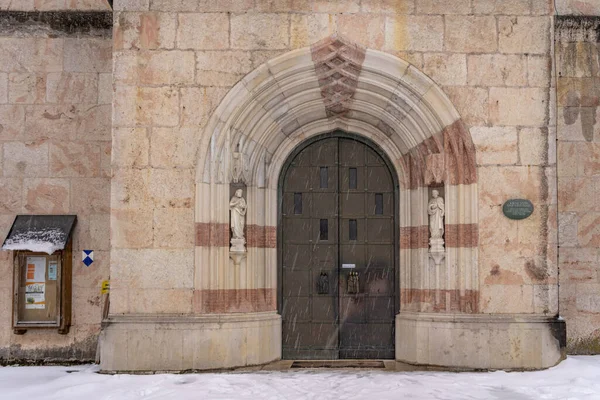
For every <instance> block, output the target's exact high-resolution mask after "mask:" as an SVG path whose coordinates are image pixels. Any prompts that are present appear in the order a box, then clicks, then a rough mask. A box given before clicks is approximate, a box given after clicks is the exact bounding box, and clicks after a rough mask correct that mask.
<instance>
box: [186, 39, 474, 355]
mask: <svg viewBox="0 0 600 400" xmlns="http://www.w3.org/2000/svg"><path fill="white" fill-rule="evenodd" d="M334 130H342V131H345V132H348V133H351V134H355V135H361V136H364V137H366V138H368V139H370V140H371V141H373V142H375V143H377V144H378V145H379V147H380V148H381V149H382V150H383V151H384V152H385V153H386V155H387V157H388V158H389V159H390V160H391V162H392V163H393V167H394V168H395V169H396V173H397V176H398V178H399V184H400V189H399V193H400V195H399V197H400V199H399V204H400V205H399V207H400V209H399V210H398V215H399V220H400V237H399V244H398V245H399V254H400V289H401V290H400V302H401V313H400V314H399V315H398V317H397V321H398V322H397V331H398V332H401V331H402V332H405V333H407V332H408V331H407V330H410V329H412V327H414V321H415V316H417V317H418V316H420V315H435V314H436V313H437V314H440V313H443V314H445V315H447V314H453V315H454V314H472V313H477V312H478V310H479V290H478V289H479V277H478V271H477V245H478V243H477V240H478V229H477V220H478V217H477V171H476V164H475V149H474V146H473V143H472V141H471V137H470V134H469V132H468V130H467V129H466V127H465V126H464V124H463V122H462V121H461V119H460V116H459V114H458V112H457V111H456V109H455V108H454V106H453V105H452V103H451V102H450V100H449V99H448V97H447V96H446V95H445V94H444V92H443V91H442V90H441V88H440V87H439V86H437V85H436V84H435V83H434V82H433V81H432V80H431V79H430V78H428V77H427V76H426V75H425V74H423V73H422V72H421V71H419V70H418V69H417V68H415V67H414V66H413V65H411V64H409V63H407V62H405V61H403V60H401V59H399V58H397V57H394V56H392V55H390V54H386V53H383V52H380V51H375V50H370V49H364V48H362V47H360V46H358V45H356V44H354V43H352V42H350V41H349V40H347V39H345V38H343V37H341V36H337V35H334V36H331V37H328V38H326V39H324V40H322V41H320V42H318V43H316V44H315V45H313V46H312V47H310V48H303V49H299V50H294V51H291V52H289V53H286V54H283V55H281V56H279V57H277V58H274V59H272V60H270V61H268V62H266V63H265V64H263V65H261V66H260V67H258V68H257V69H256V70H254V71H252V72H251V73H249V74H248V75H247V76H246V77H244V78H243V79H242V80H241V81H240V82H238V83H237V84H236V85H235V86H234V87H233V88H232V89H231V90H230V92H229V93H228V94H227V95H226V96H225V98H224V99H223V100H222V101H221V103H220V104H219V106H218V107H217V109H216V110H215V112H214V113H213V115H212V116H211V118H210V120H209V122H208V124H207V126H206V127H205V128H204V130H203V132H201V134H200V137H199V138H200V145H199V146H198V148H199V149H200V150H199V152H198V162H197V171H196V227H197V228H196V229H197V232H196V233H197V235H196V274H195V276H196V278H195V288H196V292H195V305H196V310H197V311H198V312H199V313H206V314H225V313H231V312H245V313H271V314H272V315H273V318H275V319H276V318H277V315H276V310H277V304H276V285H277V251H276V239H277V238H276V226H277V220H278V215H277V210H278V207H277V183H278V180H279V174H280V173H281V170H282V167H283V165H284V163H285V160H286V159H287V157H288V156H289V155H290V154H291V153H292V151H293V150H294V148H296V146H298V145H299V144H300V143H302V142H303V141H304V140H306V139H307V138H310V137H313V136H316V135H321V134H323V133H327V132H331V131H334ZM233 149H239V152H241V153H243V154H244V160H245V162H247V164H248V165H246V166H245V167H244V168H245V171H246V176H245V184H246V193H245V196H246V199H247V204H248V211H247V221H246V229H247V232H246V239H247V257H246V258H245V259H244V260H243V261H242V265H240V266H239V267H238V266H234V265H233V262H232V261H231V260H229V254H228V253H229V225H228V222H229V209H228V206H227V205H228V202H229V197H230V195H231V192H230V181H229V179H230V178H229V177H230V176H231V174H230V173H229V168H230V165H229V164H230V162H231V151H233ZM430 184H433V185H436V186H440V185H441V186H442V187H443V196H444V198H445V200H446V233H445V241H446V258H445V261H444V262H443V263H442V264H440V265H438V266H435V265H434V266H432V264H431V263H430V260H429V256H428V216H427V210H426V206H427V203H428V200H429V187H428V185H430ZM261 315H262V314H261ZM405 316H406V318H405ZM274 340H275V341H277V340H279V341H280V339H274ZM396 351H397V358H398V359H405V360H407V361H412V362H420V360H418V359H412V358H411V355H410V354H408V353H406V352H407V351H408V349H407V348H404V347H401V346H398V345H397V350H396ZM405 353H406V354H405Z"/></svg>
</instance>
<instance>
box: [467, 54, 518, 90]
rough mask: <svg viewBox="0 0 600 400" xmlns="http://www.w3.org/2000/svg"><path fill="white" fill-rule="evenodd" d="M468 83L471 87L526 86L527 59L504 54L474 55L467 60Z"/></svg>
mask: <svg viewBox="0 0 600 400" xmlns="http://www.w3.org/2000/svg"><path fill="white" fill-rule="evenodd" d="M467 60H468V71H469V76H468V83H469V85H473V86H527V72H528V68H527V59H526V58H525V57H524V56H518V55H504V54H475V55H469V56H468V58H467Z"/></svg>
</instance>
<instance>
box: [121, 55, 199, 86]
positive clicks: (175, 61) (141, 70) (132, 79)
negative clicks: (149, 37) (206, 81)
mask: <svg viewBox="0 0 600 400" xmlns="http://www.w3.org/2000/svg"><path fill="white" fill-rule="evenodd" d="M194 69H195V57H194V53H193V52H192V51H176V50H173V51H143V52H141V51H137V52H127V53H123V54H120V55H119V54H118V55H116V56H115V72H114V78H115V80H118V81H123V83H125V84H136V83H139V84H142V85H181V84H190V83H193V82H194Z"/></svg>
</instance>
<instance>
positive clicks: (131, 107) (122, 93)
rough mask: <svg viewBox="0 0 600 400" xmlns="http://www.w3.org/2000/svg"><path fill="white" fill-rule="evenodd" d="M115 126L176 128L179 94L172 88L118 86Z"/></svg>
mask: <svg viewBox="0 0 600 400" xmlns="http://www.w3.org/2000/svg"><path fill="white" fill-rule="evenodd" d="M114 109H115V113H114V114H113V124H114V125H115V126H133V125H155V126H176V125H177V124H178V123H179V92H178V91H177V90H176V89H173V88H170V87H133V86H118V87H117V88H116V92H115V98H114Z"/></svg>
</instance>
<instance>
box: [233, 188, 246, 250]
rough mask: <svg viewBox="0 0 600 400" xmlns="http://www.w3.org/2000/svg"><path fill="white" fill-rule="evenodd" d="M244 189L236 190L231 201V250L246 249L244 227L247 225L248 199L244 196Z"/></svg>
mask: <svg viewBox="0 0 600 400" xmlns="http://www.w3.org/2000/svg"><path fill="white" fill-rule="evenodd" d="M242 194H243V191H242V189H238V190H236V191H235V195H234V196H233V197H232V198H231V200H230V201H229V210H230V211H231V217H230V218H231V250H232V251H245V247H244V245H245V244H246V238H245V237H244V227H245V225H246V209H247V208H248V206H247V205H246V200H245V199H244V198H243V197H242Z"/></svg>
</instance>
